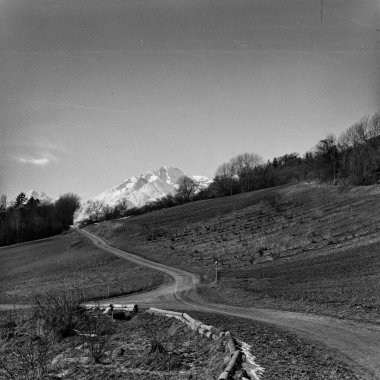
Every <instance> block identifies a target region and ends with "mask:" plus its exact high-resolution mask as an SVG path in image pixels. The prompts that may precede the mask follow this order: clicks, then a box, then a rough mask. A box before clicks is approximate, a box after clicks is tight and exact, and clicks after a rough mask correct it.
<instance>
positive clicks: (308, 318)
mask: <svg viewBox="0 0 380 380" xmlns="http://www.w3.org/2000/svg"><path fill="white" fill-rule="evenodd" d="M78 232H80V233H81V234H82V235H84V236H86V237H87V238H89V239H90V240H91V241H92V243H93V244H94V245H96V246H97V247H99V248H101V249H103V250H105V251H107V252H110V253H112V254H114V255H116V256H119V257H121V258H124V259H126V260H129V261H132V262H133V263H136V264H139V265H142V266H146V267H148V268H152V269H155V270H159V271H161V272H163V273H165V274H166V275H168V276H169V277H170V278H172V279H173V280H172V281H171V282H168V283H166V284H163V285H161V286H160V287H158V288H156V289H155V290H153V291H150V292H146V293H136V294H132V295H130V296H125V297H117V298H112V299H106V300H104V301H103V302H107V303H108V302H110V303H120V302H123V303H136V304H138V305H141V306H147V307H149V306H156V307H160V308H167V309H170V308H176V309H182V310H189V311H191V310H198V311H207V312H211V313H218V314H224V315H229V316H235V317H240V318H247V319H251V320H256V321H261V322H266V323H271V324H274V325H276V326H279V327H282V328H285V329H287V330H289V331H292V332H295V333H297V334H298V335H300V336H301V337H304V338H307V339H311V340H315V341H318V342H321V343H322V344H324V345H326V346H327V347H329V348H330V349H332V350H334V352H335V354H336V355H337V356H339V358H340V359H342V360H344V361H346V362H347V363H348V364H350V365H353V366H359V367H361V368H362V369H363V370H364V371H365V372H366V376H365V378H367V379H380V326H377V325H369V324H362V323H358V322H354V321H348V320H338V319H334V318H331V317H324V316H316V315H310V314H303V313H294V312H286V311H279V310H270V309H259V308H253V307H249V308H242V307H236V306H230V305H221V304H214V303H209V302H206V301H204V300H202V299H201V298H200V297H199V295H198V294H197V292H196V287H197V286H198V285H199V283H200V279H199V276H197V275H195V274H192V273H189V272H186V271H183V270H181V269H177V268H172V267H169V266H166V265H163V264H159V263H155V262H153V261H149V260H147V259H144V258H142V257H139V256H137V255H134V254H131V253H128V252H125V251H122V250H120V249H117V248H114V247H111V246H110V245H108V244H107V243H106V242H104V241H103V240H102V239H101V238H99V237H98V236H96V235H93V234H91V233H89V232H88V231H85V230H78Z"/></svg>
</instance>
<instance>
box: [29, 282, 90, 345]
mask: <svg viewBox="0 0 380 380" xmlns="http://www.w3.org/2000/svg"><path fill="white" fill-rule="evenodd" d="M83 300H84V295H83V292H82V289H81V288H80V287H79V286H75V285H73V284H71V283H69V284H61V285H59V286H57V287H54V288H51V289H48V290H46V291H42V292H40V293H36V294H35V295H34V296H33V301H34V302H33V304H34V308H33V312H34V317H35V318H36V319H38V320H41V321H42V323H43V324H44V326H45V328H47V329H49V330H51V331H53V332H55V333H56V334H57V335H58V337H60V338H65V337H67V336H70V335H74V329H75V328H76V326H77V325H78V323H79V321H80V319H81V318H82V315H83V312H84V310H83V309H82V308H81V307H80V304H81V303H82V302H83Z"/></svg>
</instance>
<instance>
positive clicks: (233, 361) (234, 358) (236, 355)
mask: <svg viewBox="0 0 380 380" xmlns="http://www.w3.org/2000/svg"><path fill="white" fill-rule="evenodd" d="M240 355H241V351H240V350H236V351H235V353H234V354H233V356H232V358H231V360H230V362H229V363H228V365H227V367H226V369H225V372H232V370H233V369H234V368H235V365H236V363H237V361H238V359H239V357H240Z"/></svg>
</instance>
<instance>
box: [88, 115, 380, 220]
mask: <svg viewBox="0 0 380 380" xmlns="http://www.w3.org/2000/svg"><path fill="white" fill-rule="evenodd" d="M299 181H316V182H321V183H329V184H331V185H342V186H349V185H354V186H360V185H371V184H375V183H380V114H379V113H375V114H374V115H373V116H372V117H369V116H366V117H363V118H362V119H361V120H359V121H358V122H357V123H355V124H353V125H352V126H350V127H349V128H348V129H347V130H345V131H344V132H343V133H342V134H341V135H340V136H339V137H335V136H334V135H331V134H330V135H328V136H326V137H325V138H324V139H321V140H320V141H319V142H318V143H317V144H316V145H315V147H314V148H313V149H312V150H311V151H309V152H306V153H305V154H304V155H303V156H302V157H301V156H300V155H299V154H298V153H288V154H285V155H283V156H280V157H275V158H273V160H269V161H267V162H264V160H263V159H262V158H261V157H260V156H259V155H258V154H256V153H242V154H238V155H237V156H234V157H232V158H231V159H230V160H229V161H228V162H225V163H223V164H221V165H220V166H219V167H218V168H217V170H216V172H215V176H214V178H213V180H212V182H211V183H210V185H209V186H208V187H207V188H203V189H201V188H200V186H199V184H198V183H197V182H196V181H195V180H194V179H192V178H189V177H186V176H184V177H182V178H181V179H180V180H179V183H178V191H177V193H176V194H174V195H171V194H169V195H167V196H165V197H163V198H161V199H159V200H157V201H154V202H150V203H148V204H146V205H145V206H143V207H140V208H136V207H133V208H128V205H127V202H126V200H125V199H124V200H121V201H120V202H119V203H118V204H117V205H116V206H115V207H110V206H108V205H104V204H103V203H102V202H100V201H94V202H90V203H89V205H88V209H87V214H88V215H89V218H88V220H86V221H84V222H83V223H84V224H86V223H93V222H99V221H102V220H111V219H116V218H120V217H126V216H131V215H139V214H143V213H146V212H150V211H153V210H159V209H163V208H168V207H173V206H177V205H180V204H183V203H186V202H190V201H196V200H201V199H210V198H217V197H224V196H229V195H234V194H239V193H244V192H248V191H255V190H261V189H266V188H270V187H275V186H281V185H286V184H290V183H296V182H299Z"/></svg>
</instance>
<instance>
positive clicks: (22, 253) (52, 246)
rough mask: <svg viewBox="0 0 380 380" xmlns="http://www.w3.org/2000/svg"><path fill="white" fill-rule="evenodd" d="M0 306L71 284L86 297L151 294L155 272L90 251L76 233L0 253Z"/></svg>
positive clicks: (155, 282)
mask: <svg viewBox="0 0 380 380" xmlns="http://www.w3.org/2000/svg"><path fill="white" fill-rule="evenodd" d="M0 260H1V269H0V289H1V292H0V303H13V302H29V301H30V297H31V295H32V294H33V293H35V291H36V290H38V291H40V292H43V291H46V290H48V289H50V288H52V287H53V288H54V287H57V286H60V285H62V284H63V283H67V282H71V283H75V284H76V285H77V286H80V287H81V289H82V291H83V293H84V294H85V295H86V298H100V297H103V298H104V297H108V296H109V295H111V296H112V295H121V294H126V293H129V292H133V291H138V290H143V289H149V288H152V287H154V286H157V285H159V284H160V283H161V282H162V281H163V275H162V274H161V273H159V272H156V271H153V270H150V269H146V268H142V267H139V266H137V265H135V264H131V263H129V262H127V261H125V260H122V259H120V258H117V257H114V256H113V255H111V254H110V253H107V252H104V251H102V250H100V249H97V248H96V247H94V246H93V245H92V244H91V243H90V242H88V241H87V240H86V238H84V237H82V236H81V235H80V234H78V233H77V232H75V231H71V232H69V233H67V234H65V235H60V236H57V237H54V238H52V239H49V240H45V241H41V242H32V243H28V244H22V245H17V246H14V247H12V246H10V247H6V248H2V249H1V250H0Z"/></svg>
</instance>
